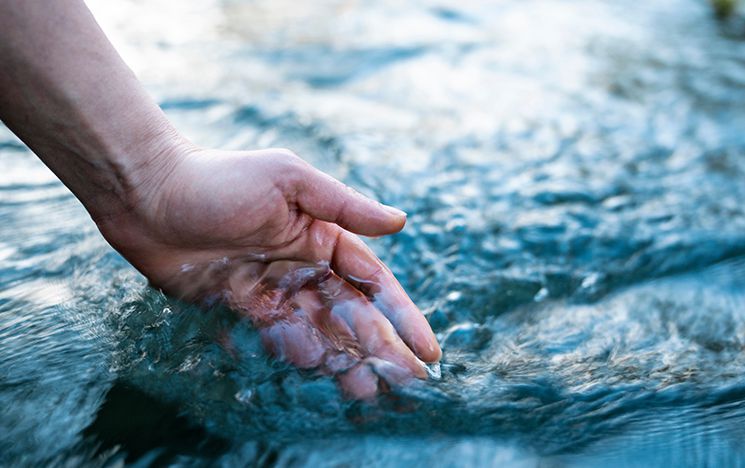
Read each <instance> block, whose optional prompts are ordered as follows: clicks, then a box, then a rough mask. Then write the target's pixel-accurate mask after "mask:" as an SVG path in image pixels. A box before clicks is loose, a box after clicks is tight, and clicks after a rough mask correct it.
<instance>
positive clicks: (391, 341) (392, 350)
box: [319, 274, 427, 378]
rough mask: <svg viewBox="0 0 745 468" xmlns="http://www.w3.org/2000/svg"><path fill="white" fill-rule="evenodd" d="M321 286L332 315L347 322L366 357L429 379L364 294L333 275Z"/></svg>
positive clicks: (321, 291)
mask: <svg viewBox="0 0 745 468" xmlns="http://www.w3.org/2000/svg"><path fill="white" fill-rule="evenodd" d="M319 286H320V293H321V295H322V296H323V298H324V300H325V302H326V306H327V307H328V308H329V309H330V311H331V315H332V316H333V317H335V318H339V319H341V320H343V321H344V322H346V324H347V325H348V326H349V329H351V330H352V331H353V333H354V335H355V337H356V341H357V343H359V345H360V347H361V348H362V350H363V352H364V354H365V356H372V357H376V358H379V359H382V360H384V361H389V362H391V363H393V364H395V365H397V366H400V367H401V368H403V369H406V370H407V371H408V372H409V375H412V376H416V377H419V378H425V377H426V376H427V373H426V371H425V370H424V368H423V366H422V364H421V362H420V361H419V360H418V359H417V358H416V356H415V355H414V353H412V351H411V349H409V347H407V346H406V344H405V343H404V342H403V341H402V340H401V338H400V337H399V336H398V333H396V330H395V329H394V328H393V326H392V325H391V323H390V322H389V321H388V320H387V319H386V318H385V316H383V314H382V313H381V312H380V311H379V310H377V309H376V308H375V306H373V305H372V304H371V303H370V301H368V300H367V298H366V297H365V296H364V295H363V294H362V293H360V292H359V291H358V290H356V289H355V288H354V287H352V286H351V285H350V284H349V283H347V282H345V281H344V280H342V279H341V278H340V277H338V276H336V275H334V274H332V275H331V276H330V277H329V278H328V279H327V280H325V281H324V282H323V283H321V284H320V285H319Z"/></svg>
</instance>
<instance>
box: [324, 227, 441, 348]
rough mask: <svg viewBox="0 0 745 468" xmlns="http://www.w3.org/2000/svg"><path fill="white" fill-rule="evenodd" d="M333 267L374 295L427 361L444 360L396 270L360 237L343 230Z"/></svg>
mask: <svg viewBox="0 0 745 468" xmlns="http://www.w3.org/2000/svg"><path fill="white" fill-rule="evenodd" d="M331 267H332V269H333V270H334V271H335V272H336V273H338V274H339V275H340V276H341V277H342V278H344V279H345V280H347V281H348V282H349V283H351V284H353V285H354V286H355V287H356V288H357V289H359V290H360V291H362V292H363V293H364V294H365V295H367V297H369V298H371V300H372V301H373V303H374V304H375V306H376V307H377V308H378V309H380V311H381V312H383V314H384V315H385V317H386V318H387V319H388V320H389V321H390V323H391V324H393V326H394V327H395V329H396V331H397V332H398V334H399V335H400V336H401V338H402V339H403V340H404V342H405V343H406V344H407V345H408V346H409V348H411V349H412V350H413V351H414V353H416V355H417V356H419V358H420V359H422V360H423V361H425V362H436V361H439V360H440V357H442V351H441V350H440V346H439V344H438V343H437V338H435V335H434V333H433V332H432V328H431V327H430V326H429V323H428V322H427V319H426V318H425V317H424V315H423V314H422V313H421V312H420V311H419V309H418V308H417V306H416V305H414V303H413V302H412V301H411V299H410V298H409V296H408V295H407V294H406V292H405V291H404V290H403V288H402V287H401V285H400V284H399V282H398V281H397V280H396V278H395V277H394V276H393V273H391V271H390V270H389V269H388V267H386V266H385V265H384V264H383V262H381V261H380V260H379V259H378V258H377V257H376V256H375V254H374V253H373V252H372V251H371V250H370V249H369V248H368V247H367V246H366V245H365V243H364V242H362V240H361V239H360V238H358V237H357V236H355V235H352V234H349V233H346V232H343V233H342V234H341V235H340V236H339V239H338V241H337V243H336V249H335V251H334V254H333V258H332V262H331Z"/></svg>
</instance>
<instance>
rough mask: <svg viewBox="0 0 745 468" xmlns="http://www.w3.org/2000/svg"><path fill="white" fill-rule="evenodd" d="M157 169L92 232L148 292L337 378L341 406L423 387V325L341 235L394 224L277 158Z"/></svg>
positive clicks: (330, 182) (342, 189)
mask: <svg viewBox="0 0 745 468" xmlns="http://www.w3.org/2000/svg"><path fill="white" fill-rule="evenodd" d="M160 159H162V160H163V161H164V162H163V163H162V164H159V165H158V170H157V171H151V172H152V173H151V174H150V176H148V177H143V178H142V180H140V181H139V182H138V183H137V184H135V185H133V190H132V193H131V196H130V203H129V208H128V209H127V210H125V211H123V212H121V213H117V214H116V215H113V216H104V217H99V218H97V219H96V221H97V224H98V226H99V228H100V230H101V232H102V233H103V235H104V237H105V238H106V239H107V240H108V241H109V242H110V243H111V244H112V245H113V246H114V247H115V248H116V249H117V250H118V251H119V252H120V253H121V254H122V255H123V256H124V257H125V258H126V259H127V260H128V261H130V262H131V263H132V264H133V265H134V266H135V267H136V268H137V269H138V270H139V271H140V272H142V273H143V274H144V275H145V276H146V277H147V278H148V279H149V280H150V281H151V283H152V284H153V285H154V286H156V287H160V288H162V289H163V290H164V291H165V292H167V293H169V294H171V295H174V296H177V297H179V298H183V299H187V300H191V301H205V300H207V301H214V300H217V301H221V302H224V303H226V304H227V305H228V306H230V307H231V308H233V309H235V310H237V311H239V312H240V313H243V314H245V315H247V316H248V317H250V319H251V320H252V322H253V323H254V325H255V326H256V327H257V328H258V329H259V330H260V333H261V336H262V340H263V342H264V344H265V346H266V347H267V348H268V350H269V351H270V352H272V353H273V354H274V355H275V356H277V357H279V358H282V359H285V360H287V361H289V362H291V363H292V364H294V365H296V366H298V367H300V368H314V369H315V368H318V369H320V370H322V371H323V372H325V373H328V374H332V375H335V376H337V378H338V380H339V382H340V384H341V386H342V389H343V390H344V391H345V393H347V394H348V395H349V396H351V397H352V398H360V399H362V398H369V397H372V396H374V395H375V394H377V393H378V392H379V391H381V390H384V389H385V387H386V386H387V385H391V384H393V385H398V384H402V383H404V382H406V381H407V380H409V379H411V378H413V377H418V378H423V377H425V376H426V371H425V369H424V368H423V366H422V363H421V362H420V361H419V359H422V360H424V361H426V362H434V361H437V360H439V358H440V356H441V352H440V348H439V346H438V344H437V341H436V339H435V337H434V334H433V333H432V330H431V329H430V327H429V324H428V323H427V321H426V319H425V318H424V316H423V315H422V314H421V312H420V311H419V310H418V309H417V307H416V306H415V305H414V303H413V302H412V301H411V299H409V297H408V296H407V295H406V293H405V292H404V290H403V289H402V287H401V286H400V284H399V283H398V281H397V280H396V279H395V278H394V276H393V274H392V273H391V271H390V270H389V269H388V268H387V267H386V266H385V265H384V264H383V263H382V262H381V261H380V260H379V259H378V258H377V257H376V256H375V255H374V254H373V253H372V251H371V250H370V249H369V248H368V247H367V246H366V245H365V244H364V243H363V242H362V240H360V239H359V238H358V237H357V236H356V235H355V234H353V233H357V234H361V235H367V236H379V235H384V234H391V233H395V232H398V231H399V230H401V229H402V228H403V226H404V224H405V222H406V215H405V214H404V213H403V212H401V211H399V210H396V209H394V208H390V207H386V206H384V205H381V204H379V203H377V202H375V201H373V200H370V199H368V198H366V197H364V196H363V195H361V194H359V193H357V192H355V191H353V190H352V189H350V188H349V187H346V186H345V185H343V184H342V183H340V182H338V181H336V180H335V179H333V178H332V177H330V176H328V175H326V174H324V173H322V172H320V171H318V170H316V169H315V168H313V167H312V166H310V165H309V164H308V163H306V162H305V161H303V160H302V159H300V158H299V157H297V156H296V155H294V154H293V153H292V152H290V151H287V150H279V149H269V150H263V151H247V152H228V151H214V150H203V149H197V148H194V147H192V146H190V145H179V146H178V147H177V149H175V150H172V151H169V152H168V154H161V155H160ZM418 358H419V359H418Z"/></svg>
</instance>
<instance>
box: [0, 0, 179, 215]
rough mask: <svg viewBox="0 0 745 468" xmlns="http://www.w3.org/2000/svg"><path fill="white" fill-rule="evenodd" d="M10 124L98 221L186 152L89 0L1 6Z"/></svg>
mask: <svg viewBox="0 0 745 468" xmlns="http://www.w3.org/2000/svg"><path fill="white" fill-rule="evenodd" d="M0 90H2V91H1V92H0V119H2V120H3V122H4V123H5V124H6V125H7V126H8V127H9V128H10V129H11V130H12V131H13V132H14V133H15V134H16V135H18V137H19V138H21V139H22V140H23V141H24V142H25V143H26V144H27V145H28V146H29V147H30V148H31V149H32V150H33V151H34V152H35V153H36V154H37V155H38V156H39V157H40V158H41V159H42V160H43V161H44V163H45V164H46V165H47V166H49V168H50V169H52V171H53V172H54V173H55V174H56V175H57V176H58V177H59V178H60V179H61V180H62V181H63V182H64V183H65V185H66V186H67V187H68V188H69V189H70V190H71V191H72V192H73V193H74V194H75V195H76V196H77V197H78V199H80V201H81V202H82V203H83V204H84V205H85V207H86V208H87V210H88V212H89V213H90V214H91V215H92V216H93V218H94V219H101V218H104V217H107V216H112V215H115V214H117V213H120V212H122V211H125V210H127V209H131V207H132V205H133V204H134V203H136V200H133V199H132V198H133V196H135V193H136V188H137V187H138V186H141V185H142V184H144V183H146V180H147V179H148V178H149V177H152V176H153V174H156V173H158V172H163V169H162V168H163V166H166V165H167V164H168V158H167V157H160V156H162V155H163V153H165V152H167V151H169V150H170V148H172V147H174V146H177V145H179V144H184V141H183V139H182V138H181V137H180V136H179V135H178V133H177V132H176V130H175V129H174V128H173V127H172V126H171V124H170V123H169V122H168V120H167V119H166V117H165V115H164V114H163V112H162V111H161V110H160V108H158V106H157V105H156V104H155V103H154V102H153V101H152V99H150V97H149V96H148V95H147V94H146V93H145V91H144V90H143V88H142V86H141V85H140V84H139V83H138V81H137V78H135V76H134V74H133V73H132V71H131V70H130V69H129V68H128V67H127V66H126V65H125V64H124V62H123V61H122V60H121V58H120V57H119V55H118V54H117V53H116V51H115V50H114V48H113V47H112V45H111V44H110V43H109V41H108V40H107V39H106V36H105V35H104V34H103V32H102V31H101V29H100V28H99V27H98V24H97V23H96V22H95V20H94V19H93V16H92V15H91V13H90V11H88V9H87V8H86V6H85V4H84V3H83V2H82V1H80V0H58V1H54V2H49V1H45V0H24V1H17V0H0Z"/></svg>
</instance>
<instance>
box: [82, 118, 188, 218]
mask: <svg viewBox="0 0 745 468" xmlns="http://www.w3.org/2000/svg"><path fill="white" fill-rule="evenodd" d="M119 136H120V135H118V134H116V133H115V134H113V135H112V137H111V138H107V137H106V136H102V138H101V139H100V141H99V144H97V145H95V146H96V148H92V149H91V151H92V153H93V154H88V155H84V156H83V157H82V158H81V160H82V161H83V162H84V164H86V165H87V166H92V169H93V170H92V171H90V174H88V176H89V177H90V178H89V179H88V181H87V184H86V186H85V192H84V193H80V194H78V193H76V196H78V198H79V199H80V201H81V202H82V203H83V205H84V206H85V207H86V209H87V210H88V212H89V213H90V215H91V217H92V218H93V220H94V221H96V223H101V222H104V221H107V220H112V219H117V218H121V217H122V216H123V215H137V214H138V213H139V212H141V211H142V210H143V209H144V208H146V207H147V206H148V205H149V204H150V203H151V202H152V201H153V200H154V199H155V198H156V194H157V192H158V190H159V188H160V187H161V186H162V184H163V181H164V180H165V179H166V178H167V177H168V175H169V174H170V173H171V172H173V169H174V168H175V167H176V166H177V165H178V162H179V161H180V159H181V158H182V157H183V155H184V154H186V153H187V152H189V151H190V148H191V147H192V146H193V145H191V143H189V142H188V141H187V140H186V139H185V138H184V137H183V136H182V135H181V134H180V133H178V132H177V131H176V129H175V128H173V126H172V125H171V124H170V123H169V122H168V121H167V120H165V116H163V119H162V120H161V121H160V122H156V121H153V120H152V119H142V120H140V121H139V122H137V123H134V124H133V125H131V126H127V131H126V132H121V136H122V138H119Z"/></svg>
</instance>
